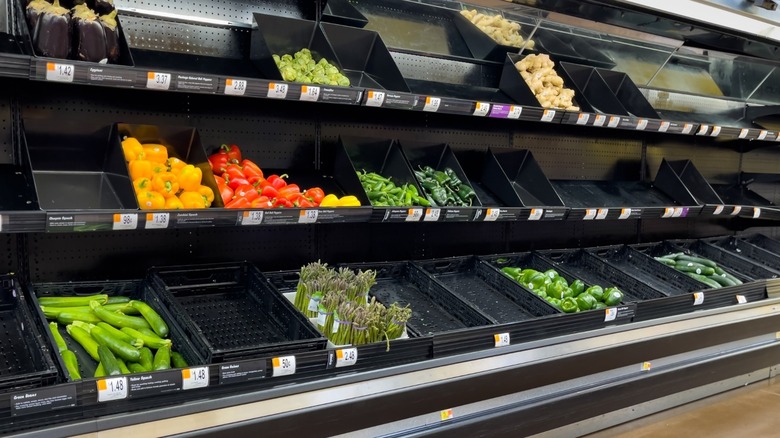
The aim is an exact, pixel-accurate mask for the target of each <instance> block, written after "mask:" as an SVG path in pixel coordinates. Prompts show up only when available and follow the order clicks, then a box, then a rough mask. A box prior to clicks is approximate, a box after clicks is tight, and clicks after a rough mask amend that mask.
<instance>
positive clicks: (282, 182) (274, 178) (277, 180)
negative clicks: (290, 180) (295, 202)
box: [267, 174, 287, 190]
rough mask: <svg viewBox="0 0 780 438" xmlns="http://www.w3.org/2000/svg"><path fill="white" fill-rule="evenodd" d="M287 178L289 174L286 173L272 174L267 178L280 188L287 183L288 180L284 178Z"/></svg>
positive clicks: (275, 186)
mask: <svg viewBox="0 0 780 438" xmlns="http://www.w3.org/2000/svg"><path fill="white" fill-rule="evenodd" d="M285 178H287V174H284V175H282V176H279V175H271V176H269V177H268V178H267V179H268V182H269V183H271V185H272V186H274V188H276V189H277V190H278V189H281V188H282V187H284V186H286V185H287V181H285V180H284V179H285Z"/></svg>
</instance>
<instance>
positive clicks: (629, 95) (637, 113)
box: [596, 68, 661, 119]
mask: <svg viewBox="0 0 780 438" xmlns="http://www.w3.org/2000/svg"><path fill="white" fill-rule="evenodd" d="M596 73H598V75H599V76H601V78H602V79H603V80H604V82H605V83H606V84H607V86H609V89H610V90H611V91H612V94H614V95H615V97H617V99H618V101H619V102H620V103H621V105H623V108H625V109H626V110H627V111H628V113H629V114H630V115H632V116H634V117H646V118H649V119H660V118H661V116H659V115H658V113H657V112H656V111H655V108H653V106H652V105H650V102H648V101H647V99H646V98H645V96H644V95H643V94H642V92H641V91H639V88H638V87H637V86H636V84H635V83H634V81H632V80H631V78H630V77H629V76H628V75H627V74H625V73H622V72H619V71H612V70H606V69H603V68H597V69H596Z"/></svg>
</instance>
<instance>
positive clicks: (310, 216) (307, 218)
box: [298, 210, 320, 224]
mask: <svg viewBox="0 0 780 438" xmlns="http://www.w3.org/2000/svg"><path fill="white" fill-rule="evenodd" d="M319 214H320V212H319V211H318V210H301V212H300V214H299V215H298V223H299V224H313V223H315V222H317V216H319Z"/></svg>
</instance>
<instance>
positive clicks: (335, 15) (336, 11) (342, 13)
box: [322, 0, 368, 28]
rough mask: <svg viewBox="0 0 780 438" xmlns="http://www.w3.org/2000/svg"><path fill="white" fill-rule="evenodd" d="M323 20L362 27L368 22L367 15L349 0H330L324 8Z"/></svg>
mask: <svg viewBox="0 0 780 438" xmlns="http://www.w3.org/2000/svg"><path fill="white" fill-rule="evenodd" d="M322 21H325V22H328V23H336V24H343V25H345V26H353V27H361V28H362V27H365V26H366V24H368V19H367V18H366V16H365V15H363V14H361V13H360V11H358V10H357V8H355V7H354V6H353V5H352V4H351V3H349V1H348V0H328V3H327V4H326V5H325V8H323V10H322Z"/></svg>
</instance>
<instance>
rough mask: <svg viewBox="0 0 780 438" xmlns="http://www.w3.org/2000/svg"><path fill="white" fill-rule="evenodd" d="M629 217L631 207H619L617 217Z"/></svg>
mask: <svg viewBox="0 0 780 438" xmlns="http://www.w3.org/2000/svg"><path fill="white" fill-rule="evenodd" d="M630 217H631V209H630V208H621V209H620V216H619V217H618V219H628V218H630Z"/></svg>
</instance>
